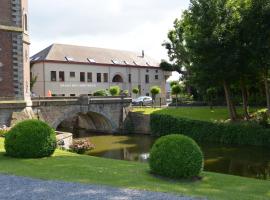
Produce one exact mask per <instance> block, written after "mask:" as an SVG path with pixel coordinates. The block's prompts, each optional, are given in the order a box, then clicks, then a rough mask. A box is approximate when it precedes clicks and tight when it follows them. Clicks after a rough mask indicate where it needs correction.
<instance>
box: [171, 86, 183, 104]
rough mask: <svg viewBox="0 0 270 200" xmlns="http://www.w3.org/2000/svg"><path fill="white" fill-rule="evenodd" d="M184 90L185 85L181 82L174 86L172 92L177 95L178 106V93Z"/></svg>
mask: <svg viewBox="0 0 270 200" xmlns="http://www.w3.org/2000/svg"><path fill="white" fill-rule="evenodd" d="M182 91H183V87H182V86H181V85H180V84H177V85H174V86H172V94H173V95H175V96H176V106H178V95H180V94H181V92H182Z"/></svg>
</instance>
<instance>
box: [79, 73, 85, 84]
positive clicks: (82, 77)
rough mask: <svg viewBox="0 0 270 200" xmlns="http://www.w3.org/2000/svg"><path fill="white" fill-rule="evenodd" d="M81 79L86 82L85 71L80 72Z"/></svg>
mask: <svg viewBox="0 0 270 200" xmlns="http://www.w3.org/2000/svg"><path fill="white" fill-rule="evenodd" d="M80 81H81V82H85V73H84V72H80Z"/></svg>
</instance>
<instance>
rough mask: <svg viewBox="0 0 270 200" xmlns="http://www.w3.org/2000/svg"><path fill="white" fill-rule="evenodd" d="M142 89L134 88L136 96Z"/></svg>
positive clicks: (133, 91)
mask: <svg viewBox="0 0 270 200" xmlns="http://www.w3.org/2000/svg"><path fill="white" fill-rule="evenodd" d="M139 92H140V90H139V88H133V89H132V93H133V94H135V95H136V96H137V95H138V94H139Z"/></svg>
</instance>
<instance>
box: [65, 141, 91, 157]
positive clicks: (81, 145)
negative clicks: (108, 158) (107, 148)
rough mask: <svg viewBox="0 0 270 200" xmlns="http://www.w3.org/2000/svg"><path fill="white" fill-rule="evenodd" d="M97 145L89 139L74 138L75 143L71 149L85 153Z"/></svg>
mask: <svg viewBox="0 0 270 200" xmlns="http://www.w3.org/2000/svg"><path fill="white" fill-rule="evenodd" d="M94 148H95V145H94V144H92V143H91V142H90V141H89V140H74V141H73V144H72V145H71V146H70V151H71V152H75V153H78V154H84V153H85V152H86V151H89V150H92V149H94Z"/></svg>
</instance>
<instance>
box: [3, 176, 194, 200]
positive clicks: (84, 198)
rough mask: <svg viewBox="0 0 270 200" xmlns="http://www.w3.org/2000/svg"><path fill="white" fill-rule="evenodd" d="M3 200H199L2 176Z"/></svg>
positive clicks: (155, 193)
mask: <svg viewBox="0 0 270 200" xmlns="http://www.w3.org/2000/svg"><path fill="white" fill-rule="evenodd" d="M0 183H1V184H0V200H89V199H91V200H132V199H134V200H141V199H142V200H198V199H195V198H189V197H183V196H175V195H172V194H166V193H159V192H147V191H138V190H130V189H118V188H113V187H107V186H98V185H84V184H78V183H66V182H59V181H43V180H37V179H31V178H23V177H16V176H7V175H0Z"/></svg>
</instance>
